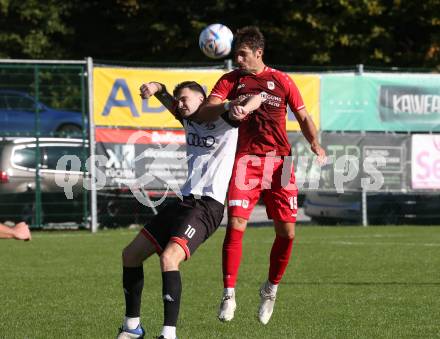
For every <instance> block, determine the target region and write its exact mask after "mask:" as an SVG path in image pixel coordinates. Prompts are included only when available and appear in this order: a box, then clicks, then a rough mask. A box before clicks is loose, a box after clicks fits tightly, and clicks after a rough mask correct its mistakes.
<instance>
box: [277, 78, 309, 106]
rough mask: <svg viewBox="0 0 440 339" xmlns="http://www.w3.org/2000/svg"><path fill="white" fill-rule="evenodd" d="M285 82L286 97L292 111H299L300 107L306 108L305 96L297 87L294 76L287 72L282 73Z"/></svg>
mask: <svg viewBox="0 0 440 339" xmlns="http://www.w3.org/2000/svg"><path fill="white" fill-rule="evenodd" d="M282 78H283V83H284V86H285V88H286V99H287V103H288V104H289V106H290V109H291V110H292V111H295V112H298V111H299V110H300V109H302V108H305V107H306V106H305V105H304V101H303V98H302V96H301V93H300V92H299V89H298V87H296V85H295V83H294V82H293V80H292V78H291V77H290V76H288V75H287V74H285V73H284V74H282Z"/></svg>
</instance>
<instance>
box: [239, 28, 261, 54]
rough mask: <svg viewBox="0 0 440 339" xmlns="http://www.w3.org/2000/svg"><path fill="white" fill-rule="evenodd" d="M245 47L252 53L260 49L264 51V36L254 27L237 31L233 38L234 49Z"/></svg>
mask: <svg viewBox="0 0 440 339" xmlns="http://www.w3.org/2000/svg"><path fill="white" fill-rule="evenodd" d="M242 45H245V46H246V47H249V48H250V49H251V50H252V51H253V52H255V51H256V50H257V49H259V48H261V49H262V50H263V51H264V35H263V33H261V31H260V29H259V28H258V27H256V26H246V27H243V28H240V29H239V30H237V33H235V37H234V48H238V47H239V46H242Z"/></svg>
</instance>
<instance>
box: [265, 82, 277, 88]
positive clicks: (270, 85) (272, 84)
mask: <svg viewBox="0 0 440 339" xmlns="http://www.w3.org/2000/svg"><path fill="white" fill-rule="evenodd" d="M267 88H269V89H271V90H272V89H275V83H274V82H273V81H268V82H267Z"/></svg>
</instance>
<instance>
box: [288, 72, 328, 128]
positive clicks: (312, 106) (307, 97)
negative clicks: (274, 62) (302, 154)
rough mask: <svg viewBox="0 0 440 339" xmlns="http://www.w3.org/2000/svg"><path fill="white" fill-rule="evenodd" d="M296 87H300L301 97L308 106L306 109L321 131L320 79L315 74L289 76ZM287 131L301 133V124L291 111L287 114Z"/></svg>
mask: <svg viewBox="0 0 440 339" xmlns="http://www.w3.org/2000/svg"><path fill="white" fill-rule="evenodd" d="M288 75H289V76H290V77H291V78H292V79H293V81H294V82H295V84H296V86H297V87H298V89H299V91H300V93H301V96H302V98H303V100H304V104H305V105H306V109H307V111H308V112H309V114H310V116H311V117H312V120H313V122H314V123H315V125H316V128H317V129H319V126H320V121H319V89H320V86H319V84H320V77H319V75H314V74H288ZM287 130H288V131H299V130H300V128H299V124H298V122H297V121H296V119H295V116H294V115H293V113H292V112H291V111H290V110H289V112H288V114H287Z"/></svg>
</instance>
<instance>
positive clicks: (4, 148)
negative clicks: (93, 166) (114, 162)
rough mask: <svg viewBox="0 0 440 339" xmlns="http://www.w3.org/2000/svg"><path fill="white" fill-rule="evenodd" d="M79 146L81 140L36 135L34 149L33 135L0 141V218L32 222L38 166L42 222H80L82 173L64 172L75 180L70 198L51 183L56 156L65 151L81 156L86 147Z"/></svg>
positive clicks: (81, 212) (58, 156)
mask: <svg viewBox="0 0 440 339" xmlns="http://www.w3.org/2000/svg"><path fill="white" fill-rule="evenodd" d="M83 145H84V144H83V141H82V140H81V139H69V138H40V139H39V148H38V149H37V144H36V139H35V138H12V139H6V140H3V141H1V142H0V221H4V220H12V221H19V220H25V221H27V222H29V223H33V222H34V221H35V219H34V216H35V212H36V196H35V190H36V182H37V181H36V168H37V165H38V166H39V168H40V171H39V177H40V180H39V183H40V189H41V203H42V207H43V209H42V219H43V221H44V222H57V221H63V222H83V221H84V220H83V214H84V213H83V199H84V198H85V199H87V197H85V196H84V195H83V194H82V192H83V190H82V183H83V177H84V173H83V172H81V171H76V172H73V171H68V172H69V174H70V175H72V176H73V177H74V179H75V180H77V184H76V185H74V187H73V194H74V199H73V200H68V199H67V198H66V196H65V194H64V190H63V188H62V187H60V186H58V185H57V184H56V182H55V174H56V173H59V172H60V171H58V170H57V169H56V166H57V162H58V159H59V158H60V157H61V156H63V155H66V154H74V155H77V156H78V157H79V158H80V159H84V158H85V157H87V152H88V149H87V148H85V147H84V146H83ZM38 154H39V157H38V158H37V155H38ZM62 172H67V171H62ZM72 179H73V178H72Z"/></svg>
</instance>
